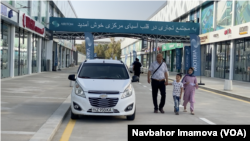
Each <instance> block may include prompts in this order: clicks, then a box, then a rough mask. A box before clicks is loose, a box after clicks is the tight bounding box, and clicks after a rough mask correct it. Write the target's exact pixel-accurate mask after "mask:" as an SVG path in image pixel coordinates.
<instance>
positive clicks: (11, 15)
mask: <svg viewBox="0 0 250 141" xmlns="http://www.w3.org/2000/svg"><path fill="white" fill-rule="evenodd" d="M1 15H2V16H4V17H6V18H8V19H10V20H12V21H14V22H16V23H17V22H18V21H17V20H18V18H17V15H18V14H17V12H15V11H13V10H12V9H10V8H8V7H7V6H5V5H3V4H1Z"/></svg>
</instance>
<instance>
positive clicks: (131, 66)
mask: <svg viewBox="0 0 250 141" xmlns="http://www.w3.org/2000/svg"><path fill="white" fill-rule="evenodd" d="M129 72H130V73H133V72H134V70H133V64H131V65H130V67H129ZM141 73H144V68H143V66H141Z"/></svg>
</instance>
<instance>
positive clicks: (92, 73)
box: [78, 63, 129, 79]
mask: <svg viewBox="0 0 250 141" xmlns="http://www.w3.org/2000/svg"><path fill="white" fill-rule="evenodd" d="M78 77H80V78H86V79H89V78H90V79H129V75H128V72H127V69H126V67H125V66H124V65H123V64H108V63H84V64H83V65H82V69H81V70H80V73H79V75H78Z"/></svg>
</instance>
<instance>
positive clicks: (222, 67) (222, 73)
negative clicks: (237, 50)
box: [215, 42, 230, 79]
mask: <svg viewBox="0 0 250 141" xmlns="http://www.w3.org/2000/svg"><path fill="white" fill-rule="evenodd" d="M229 66H230V42H222V43H217V44H216V56H215V77H217V78H223V79H229V69H230V67H229Z"/></svg>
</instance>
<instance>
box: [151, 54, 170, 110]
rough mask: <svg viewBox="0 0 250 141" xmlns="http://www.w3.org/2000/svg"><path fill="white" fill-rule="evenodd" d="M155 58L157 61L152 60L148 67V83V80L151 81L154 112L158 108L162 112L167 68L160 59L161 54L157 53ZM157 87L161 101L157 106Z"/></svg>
mask: <svg viewBox="0 0 250 141" xmlns="http://www.w3.org/2000/svg"><path fill="white" fill-rule="evenodd" d="M156 60H157V61H155V62H153V63H152V64H151V65H150V67H149V70H148V83H149V84H150V82H151V81H152V82H151V87H152V97H153V104H154V113H158V110H160V112H161V113H164V110H163V107H164V105H165V100H166V85H168V68H167V65H166V63H164V62H163V60H162V54H158V55H157V57H156ZM151 74H152V75H151ZM150 76H151V78H150ZM158 89H160V92H161V102H160V105H159V107H158V104H157V96H158Z"/></svg>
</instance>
